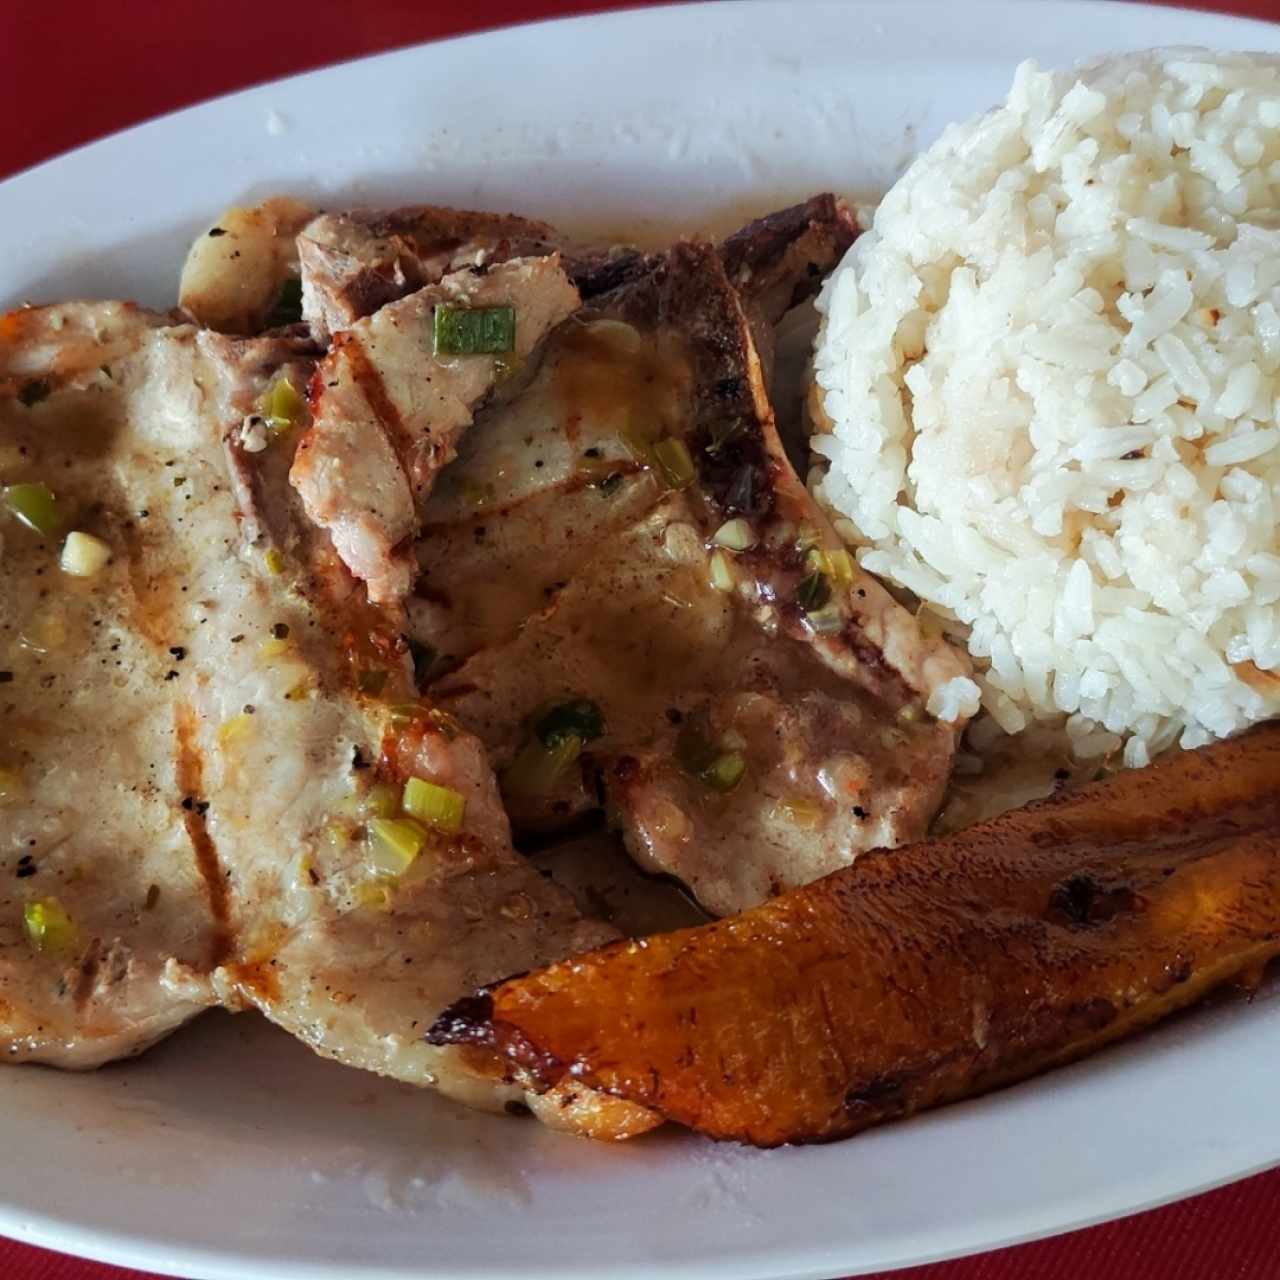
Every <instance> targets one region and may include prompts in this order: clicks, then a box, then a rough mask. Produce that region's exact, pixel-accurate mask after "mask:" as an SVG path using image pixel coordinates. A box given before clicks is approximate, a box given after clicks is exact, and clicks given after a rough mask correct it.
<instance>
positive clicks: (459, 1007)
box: [423, 991, 566, 1092]
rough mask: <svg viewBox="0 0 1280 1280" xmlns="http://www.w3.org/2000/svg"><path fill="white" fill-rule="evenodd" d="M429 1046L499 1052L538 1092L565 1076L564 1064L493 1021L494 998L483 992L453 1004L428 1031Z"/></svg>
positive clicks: (427, 1041) (513, 1029) (507, 1027)
mask: <svg viewBox="0 0 1280 1280" xmlns="http://www.w3.org/2000/svg"><path fill="white" fill-rule="evenodd" d="M423 1039H424V1040H425V1041H426V1043H427V1044H430V1045H437V1046H442V1045H469V1046H471V1047H473V1048H477V1049H487V1050H490V1051H491V1052H493V1053H496V1054H497V1055H498V1056H499V1057H500V1058H501V1059H502V1060H503V1061H504V1062H505V1063H507V1064H508V1065H509V1066H511V1067H514V1068H515V1069H516V1070H517V1071H518V1072H519V1073H520V1076H521V1078H522V1079H523V1080H527V1081H528V1082H530V1084H531V1086H533V1087H536V1088H537V1090H538V1091H539V1092H541V1091H544V1090H546V1089H551V1088H554V1087H555V1085H556V1084H558V1083H559V1082H560V1080H561V1079H562V1078H563V1077H564V1074H565V1071H566V1068H565V1064H564V1063H563V1062H561V1061H560V1060H559V1058H557V1057H555V1056H554V1055H553V1054H550V1053H544V1052H543V1051H542V1050H541V1049H539V1048H538V1047H537V1046H536V1045H535V1044H534V1043H533V1042H532V1041H531V1040H529V1038H528V1037H527V1036H525V1035H523V1034H522V1033H521V1032H520V1031H519V1030H518V1029H517V1028H516V1027H513V1026H512V1025H511V1024H510V1023H508V1022H502V1021H494V1018H493V998H492V996H490V995H489V994H488V993H487V992H485V991H481V992H480V993H479V994H477V995H474V996H464V997H463V998H462V999H461V1000H456V1001H454V1003H453V1004H451V1005H450V1006H449V1007H448V1008H447V1009H446V1010H445V1011H444V1012H443V1013H442V1014H440V1016H439V1017H438V1018H437V1019H436V1020H435V1021H434V1022H433V1023H432V1024H431V1026H430V1027H428V1028H427V1033H426V1035H425V1036H423Z"/></svg>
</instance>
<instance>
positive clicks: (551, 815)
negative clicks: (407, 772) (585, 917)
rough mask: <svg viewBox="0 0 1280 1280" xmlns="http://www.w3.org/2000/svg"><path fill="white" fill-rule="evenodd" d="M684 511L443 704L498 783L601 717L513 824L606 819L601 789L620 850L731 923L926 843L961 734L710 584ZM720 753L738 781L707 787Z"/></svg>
mask: <svg viewBox="0 0 1280 1280" xmlns="http://www.w3.org/2000/svg"><path fill="white" fill-rule="evenodd" d="M696 519H697V516H696V514H695V512H694V510H693V509H692V504H691V503H690V501H689V500H688V499H686V498H685V497H684V496H683V495H674V496H668V497H667V498H666V499H664V500H663V501H662V502H661V503H660V504H659V505H658V506H657V507H656V508H655V509H654V510H653V511H652V512H651V513H650V514H649V515H648V516H646V517H645V518H644V519H643V520H642V521H640V522H639V523H637V524H636V525H633V526H632V527H631V528H629V529H627V530H626V531H625V532H624V533H622V534H621V535H619V536H617V537H615V538H613V539H612V540H611V542H610V543H609V545H608V546H607V547H606V548H605V549H603V550H602V551H601V552H599V553H598V554H597V555H596V557H595V558H593V559H592V560H591V562H590V563H589V564H588V565H587V566H585V567H584V568H583V569H581V570H580V572H579V573H578V574H577V575H576V576H575V577H574V578H573V579H572V580H571V581H570V582H569V583H568V585H566V586H565V587H564V588H563V590H561V591H560V592H559V593H558V595H557V596H556V598H555V600H554V601H553V603H552V604H551V605H550V606H548V608H547V609H546V610H545V611H544V612H543V613H542V614H540V615H538V616H536V617H533V618H531V619H529V620H528V621H527V622H526V623H525V625H524V626H523V628H521V630H520V631H519V633H518V634H517V635H516V636H515V637H514V638H513V639H512V640H510V641H509V642H507V643H506V644H502V645H496V646H492V647H490V648H487V649H485V650H483V651H481V652H480V653H477V654H476V655H475V656H474V657H472V658H471V659H470V660H469V661H468V662H466V663H464V664H463V666H462V667H461V668H460V669H459V670H458V671H456V672H455V673H453V674H452V675H450V676H447V677H445V678H443V679H442V680H440V681H439V682H438V683H437V684H436V685H435V687H434V689H433V696H435V697H436V698H437V699H438V700H439V701H440V702H441V703H442V705H445V706H448V707H449V708H450V710H451V711H453V712H454V714H456V715H457V716H458V717H459V718H460V719H461V720H462V721H463V722H464V723H466V724H468V725H469V726H471V727H472V728H474V729H475V731H476V732H477V733H478V734H479V735H480V737H481V738H482V739H483V740H484V741H485V743H486V745H487V746H488V747H489V749H490V751H491V753H492V755H493V758H494V760H495V762H496V763H498V765H499V766H500V768H502V769H504V770H505V769H508V768H510V767H511V766H512V764H513V762H514V761H515V760H516V758H517V756H518V755H519V754H520V753H521V751H522V750H523V749H525V748H526V747H527V745H528V744H530V742H531V731H530V727H531V725H533V724H534V723H535V721H536V720H537V718H538V716H539V714H541V713H542V712H544V711H545V709H546V708H547V707H548V706H550V705H553V704H567V703H569V702H572V701H573V700H575V699H583V698H585V699H588V700H590V701H591V702H593V703H595V704H596V705H597V706H598V707H599V708H600V709H601V712H602V715H603V735H602V736H601V737H600V738H598V739H597V740H595V741H593V742H590V743H589V744H587V745H586V747H585V748H584V754H583V756H582V758H581V759H580V760H579V761H578V762H577V765H576V766H575V767H571V768H568V769H566V770H565V772H564V774H563V775H562V777H561V778H560V779H559V784H558V785H557V786H555V787H553V788H548V789H546V790H544V791H539V792H537V793H535V794H532V795H529V794H526V793H525V792H524V791H523V789H522V788H521V787H520V786H519V785H516V784H513V785H509V786H508V788H507V803H508V806H509V808H510V810H511V813H512V817H513V820H515V821H516V822H518V823H520V824H521V825H523V826H524V827H526V828H529V829H534V830H542V829H548V828H554V827H556V826H557V825H560V824H563V823H565V822H567V821H570V820H571V819H574V818H576V817H578V816H580V815H581V814H583V813H584V812H586V811H589V810H590V809H592V808H594V807H596V805H597V804H598V800H597V779H598V780H599V783H600V785H602V786H603V788H604V791H605V794H606V797H607V799H608V801H609V807H610V811H611V814H612V815H613V817H614V818H615V820H616V821H617V822H618V824H619V825H620V826H621V828H622V830H623V832H624V835H625V839H626V842H627V847H628V849H629V850H630V852H631V853H632V855H633V856H634V857H635V858H636V860H637V862H638V863H639V864H640V865H641V866H642V867H644V868H645V869H646V870H649V871H653V872H661V873H666V874H670V875H674V876H677V877H678V878H679V879H680V880H681V881H682V882H683V883H684V884H686V885H687V886H688V888H689V890H690V891H691V892H692V893H693V895H694V896H695V897H696V898H697V899H698V901H699V903H701V905H702V906H703V907H705V908H706V909H707V910H708V911H711V912H713V913H715V914H727V913H729V912H732V911H735V910H739V909H741V908H742V907H744V906H747V905H753V904H755V903H758V902H761V901H763V900H764V899H765V898H767V897H769V896H771V895H773V894H776V893H778V892H780V891H781V890H783V889H785V888H791V887H794V886H796V885H799V884H805V883H807V882H808V881H810V880H812V879H815V878H816V877H817V876H819V875H823V874H826V873H827V872H829V871H833V870H835V869H836V868H838V867H842V866H846V865H847V864H848V863H849V861H850V860H851V859H852V858H853V857H854V856H856V855H857V854H858V853H859V852H861V851H863V850H866V849H869V848H875V847H877V846H881V845H897V844H902V843H905V842H907V841H910V840H915V839H920V838H921V837H922V836H923V835H924V833H925V830H926V828H927V825H928V822H929V820H930V818H931V817H932V815H933V813H934V812H935V810H936V808H937V806H938V804H939V803H940V801H941V797H942V794H943V791H944V789H945V786H946V780H947V776H948V773H949V766H950V760H951V752H952V740H953V734H952V731H951V729H950V728H949V727H947V726H944V725H940V724H939V723H937V722H936V721H933V720H932V719H930V718H929V717H927V716H919V717H909V718H907V719H902V718H900V717H898V716H897V715H895V714H894V713H892V712H891V711H888V710H887V709H886V708H885V706H884V704H883V703H882V702H880V701H879V700H878V699H876V698H873V697H872V696H871V695H870V694H868V693H867V692H866V691H864V690H861V689H859V688H858V687H857V686H856V685H854V684H851V683H850V682H847V681H846V680H844V679H843V678H842V677H841V676H839V675H837V674H835V673H833V672H832V671H831V670H830V669H828V668H827V667H826V666H825V665H824V664H823V663H822V662H820V661H819V660H818V659H817V657H816V655H815V654H814V653H813V652H812V650H811V649H810V648H809V647H808V646H807V645H805V644H804V643H803V642H802V641H799V640H795V639H789V638H786V637H779V636H772V637H771V636H769V635H768V634H766V633H765V632H764V631H763V630H762V629H761V628H759V627H758V626H757V625H756V624H755V623H754V622H753V620H752V619H751V618H750V617H749V616H748V613H747V609H746V607H745V606H744V605H743V604H742V603H738V602H735V600H734V598H733V596H732V595H731V594H729V593H726V592H725V591H723V590H721V589H720V588H718V587H717V586H716V585H715V584H714V583H713V580H712V569H711V564H710V553H709V552H708V550H707V548H706V547H705V545H704V543H703V539H702V537H701V536H700V535H699V533H698V530H697V528H696ZM702 744H707V746H711V745H714V746H715V748H716V752H717V753H719V754H736V755H739V756H740V757H741V760H742V762H743V765H744V766H745V775H744V776H743V777H742V778H741V779H740V780H734V781H733V783H732V785H729V786H728V787H727V789H725V790H718V789H717V788H718V787H719V786H721V785H723V782H724V781H725V780H721V779H712V780H710V781H708V780H707V779H706V778H705V777H701V776H699V771H700V770H705V768H706V767H707V763H709V762H702V763H701V764H700V763H699V756H700V753H702V752H703V751H704V750H705V748H704V747H703V746H702Z"/></svg>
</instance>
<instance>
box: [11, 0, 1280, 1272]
mask: <svg viewBox="0 0 1280 1280" xmlns="http://www.w3.org/2000/svg"><path fill="white" fill-rule="evenodd" d="M633 2H634V0H633ZM609 7H613V6H611V5H610V4H608V3H607V2H601V0H596V2H594V3H593V0H487V3H486V4H485V5H484V6H472V5H465V4H457V3H452V4H443V3H437V2H434V0H216V2H215V3H209V4H201V3H197V2H196V0H115V3H104V2H103V0H40V2H39V3H29V2H27V0H0V121H3V122H4V125H3V128H0V177H2V176H4V175H7V174H10V173H13V172H15V171H16V170H18V169H22V168H25V167H27V166H28V165H31V164H35V163H37V162H38V161H40V160H44V159H47V158H48V157H50V156H52V155H55V154H56V153H58V152H60V151H64V150H66V149H67V148H69V147H73V146H77V145H79V144H80V143H83V142H88V141H90V140H91V139H93V138H96V137H100V136H101V135H102V134H104V133H109V132H111V131H112V130H115V129H119V128H122V127H124V126H126V125H130V124H134V123H136V122H138V121H140V120H143V119H146V118H147V117H149V116H153V115H159V114H161V113H163V112H165V111H170V110H172V109H174V108H176V107H181V106H186V105H188V104H189V103H192V102H195V101H198V100H199V99H201V98H207V97H210V96H212V95H215V94H219V93H226V92H228V91H230V90H234V89H239V88H242V87H244V86H245V85H249V84H253V83H255V82H257V81H260V80H266V79H271V78H274V77H276V76H282V75H288V74H290V73H292V72H295V71H302V70H306V69H308V68H311V67H316V66H320V65H322V64H324V63H328V62H335V61H338V60H340V59H346V58H354V57H359V56H361V55H362V54H366V53H374V52H378V51H380V50H383V49H389V48H393V47H395V46H397V45H405V44H413V43H416V42H418V41H420V40H430V39H433V38H436V37H439V36H446V35H454V34H457V33H459V32H463V31H468V30H474V29H477V28H479V27H481V26H502V25H505V24H508V23H513V22H522V21H527V20H529V19H534V18H546V17H553V16H556V15H560V14H568V13H580V12H589V11H592V10H597V9H602V8H609ZM1199 7H1202V8H1206V9H1219V10H1222V11H1225V12H1232V13H1239V14H1248V15H1251V16H1253V17H1258V18H1273V19H1280V0H1217V2H1216V3H1215V0H1203V3H1202V4H1201V5H1200V6H1199ZM477 10H480V13H481V16H479V17H477ZM1153 38H1158V35H1157V36H1155V37H1153ZM1171 1122H1173V1123H1176V1117H1171ZM1049 1157H1050V1153H1048V1152H1046V1158H1049ZM7 1158H9V1159H14V1158H15V1156H14V1153H8V1154H7ZM896 1274H897V1276H899V1277H901V1280H1012V1278H1013V1277H1031V1276H1034V1277H1037V1278H1038V1280H1059V1278H1061V1280H1165V1278H1167V1277H1175V1276H1176V1277H1177V1278H1178V1280H1255V1278H1256V1280H1264V1278H1265V1280H1273V1278H1274V1277H1277V1276H1280V1170H1277V1171H1275V1172H1273V1173H1269V1174H1264V1175H1262V1176H1260V1177H1257V1178H1252V1179H1249V1180H1248V1181H1246V1182H1241V1183H1237V1184H1236V1185H1234V1186H1231V1187H1226V1188H1223V1189H1222V1190H1220V1191H1215V1192H1212V1193H1210V1194H1209V1195H1205V1196H1200V1197H1198V1198H1197V1199H1194V1200H1188V1201H1184V1202H1183V1203H1181V1204H1178V1205H1173V1206H1170V1207H1168V1208H1165V1209H1158V1210H1156V1211H1154V1212H1152V1213H1146V1214H1141V1215H1139V1216H1137V1217H1134V1218H1129V1219H1126V1220H1124V1221H1122V1222H1116V1223H1110V1224H1108V1225H1106V1226H1101V1227H1095V1228H1093V1229H1092V1230H1089V1231H1080V1232H1075V1233H1073V1234H1072V1235H1068V1236H1060V1237H1058V1238H1057V1239H1055V1240H1047V1241H1042V1242H1040V1243H1037V1244H1030V1245H1023V1246H1021V1247H1019V1248H1015V1249H1005V1250H1001V1251H1000V1252H997V1253H989V1254H984V1255H982V1256H980V1257H976V1258H968V1259H963V1260H961V1261H958V1262H950V1263H939V1264H936V1265H934V1266H927V1267H917V1268H912V1269H910V1270H908V1271H901V1272H898V1273H896ZM0 1280H145V1278H143V1277H142V1276H141V1273H140V1272H135V1271H121V1270H119V1269H118V1268H115V1267H104V1266H99V1265H96V1264H93V1263H88V1262H81V1261H78V1260H76V1259H73V1258H65V1257H62V1256H61V1255H58V1254H52V1253H46V1252H44V1251H42V1250H38V1249H31V1248H28V1247H26V1246H24V1245H19V1244H15V1243H13V1242H11V1241H7V1240H4V1239H2V1238H0ZM264 1280H267V1278H266V1277H264Z"/></svg>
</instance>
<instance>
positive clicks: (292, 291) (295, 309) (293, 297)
mask: <svg viewBox="0 0 1280 1280" xmlns="http://www.w3.org/2000/svg"><path fill="white" fill-rule="evenodd" d="M301 319H302V281H301V280H300V279H299V278H298V277H297V276H290V277H289V278H288V279H287V280H286V281H285V282H284V284H282V285H281V286H280V292H279V293H278V294H276V300H275V302H273V303H272V304H271V310H270V311H269V312H268V313H267V318H266V322H265V326H264V327H265V328H267V329H278V328H280V327H281V326H282V325H286V324H297V323H298V321H299V320H301Z"/></svg>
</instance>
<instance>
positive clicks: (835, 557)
mask: <svg viewBox="0 0 1280 1280" xmlns="http://www.w3.org/2000/svg"><path fill="white" fill-rule="evenodd" d="M823 558H824V559H825V560H826V567H827V572H828V573H829V574H830V575H831V577H832V578H833V579H834V580H835V581H836V582H838V583H839V584H840V585H841V586H842V587H847V586H848V585H849V584H850V583H851V582H852V581H853V557H852V556H851V555H850V554H849V553H848V552H847V551H846V550H845V549H844V548H843V547H838V548H837V549H836V550H834V551H826V552H824V553H823Z"/></svg>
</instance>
